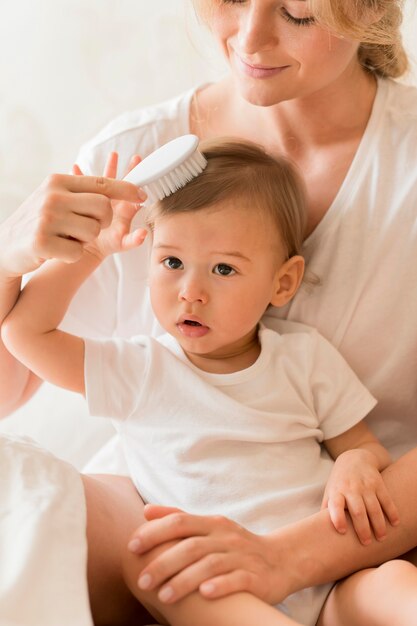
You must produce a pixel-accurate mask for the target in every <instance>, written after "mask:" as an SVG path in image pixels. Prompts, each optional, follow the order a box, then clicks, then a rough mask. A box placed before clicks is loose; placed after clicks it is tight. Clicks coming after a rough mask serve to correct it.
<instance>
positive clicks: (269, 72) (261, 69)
mask: <svg viewBox="0 0 417 626" xmlns="http://www.w3.org/2000/svg"><path fill="white" fill-rule="evenodd" d="M235 56H236V59H237V62H238V64H239V66H240V68H241V69H242V70H243V72H244V73H245V74H246V75H247V76H250V77H251V78H270V77H271V76H276V75H277V74H280V73H281V72H283V71H284V70H286V69H287V68H288V67H290V66H289V65H281V66H280V67H267V66H263V65H251V64H250V63H247V62H246V61H244V60H243V59H242V58H241V57H240V56H239V55H238V54H236V53H235Z"/></svg>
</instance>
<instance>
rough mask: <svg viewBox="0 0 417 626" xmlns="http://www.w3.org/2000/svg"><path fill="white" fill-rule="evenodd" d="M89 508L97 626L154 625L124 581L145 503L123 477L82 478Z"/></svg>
mask: <svg viewBox="0 0 417 626" xmlns="http://www.w3.org/2000/svg"><path fill="white" fill-rule="evenodd" d="M82 480H83V484H84V491H85V496H86V504H87V541H88V564H87V574H88V586H89V594H90V603H91V611H92V614H93V619H94V624H95V625H96V626H107V625H108V624H112V625H114V626H116V625H117V626H131V625H132V626H133V624H134V625H135V626H142V625H144V624H149V623H151V622H153V621H155V620H154V618H152V617H151V616H150V614H149V613H148V611H146V609H145V608H144V607H143V606H142V605H141V604H140V603H139V602H138V600H137V599H136V598H134V597H133V595H132V594H131V592H130V591H129V589H128V587H127V585H126V584H125V582H124V579H123V572H122V555H123V554H124V552H126V550H127V543H128V540H129V537H130V535H131V534H132V532H133V531H134V530H135V529H136V528H137V527H138V526H140V524H142V523H143V522H144V516H143V502H142V500H141V499H140V497H139V496H138V493H137V491H136V489H135V487H134V486H133V484H132V482H131V480H130V479H129V478H127V477H124V476H113V475H83V476H82Z"/></svg>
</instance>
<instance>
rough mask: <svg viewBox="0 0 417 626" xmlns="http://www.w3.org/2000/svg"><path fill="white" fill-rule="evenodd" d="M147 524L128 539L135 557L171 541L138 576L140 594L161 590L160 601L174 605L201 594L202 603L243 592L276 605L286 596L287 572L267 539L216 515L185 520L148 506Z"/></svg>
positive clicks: (179, 513) (170, 510) (175, 513)
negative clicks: (144, 590) (151, 590)
mask: <svg viewBox="0 0 417 626" xmlns="http://www.w3.org/2000/svg"><path fill="white" fill-rule="evenodd" d="M145 516H146V518H147V520H149V521H148V522H146V523H145V524H143V525H142V526H140V528H138V529H137V531H136V532H135V533H134V534H133V536H132V537H131V540H130V542H129V549H130V550H131V551H132V552H135V553H137V554H143V553H145V552H149V551H150V550H152V549H153V548H155V547H157V546H160V545H161V544H166V543H168V542H172V541H174V540H177V541H178V540H180V541H178V542H177V543H175V545H173V546H171V547H169V548H168V549H167V550H166V551H164V552H162V553H159V554H158V556H156V557H155V559H154V560H153V561H151V563H149V564H148V565H147V566H146V567H145V568H144V569H143V570H142V572H141V575H140V577H139V581H138V585H139V587H141V588H142V589H155V588H158V587H161V588H160V589H159V592H158V595H159V597H160V599H161V600H162V601H163V602H169V603H171V602H176V601H177V600H179V599H181V598H183V597H185V596H187V595H188V594H190V593H192V592H194V591H197V590H199V592H200V593H201V595H202V596H204V597H206V598H210V599H212V598H220V597H222V596H226V595H229V594H231V593H235V592H237V591H247V592H249V593H252V594H253V595H255V596H257V597H258V598H260V599H262V600H264V601H266V602H268V603H270V604H275V603H277V602H280V601H281V600H282V599H283V598H285V597H286V596H287V595H288V586H287V584H288V583H287V580H286V572H285V568H283V567H282V563H280V560H279V557H278V556H277V554H276V551H275V550H274V548H273V546H272V542H271V539H270V538H269V537H268V536H267V535H265V536H260V535H255V534H254V533H251V532H249V531H247V530H245V529H244V528H242V527H241V526H239V525H238V524H236V523H235V522H232V521H230V520H228V519H226V518H224V517H220V516H210V517H209V516H198V515H189V514H187V513H184V512H183V511H180V510H178V509H173V508H171V507H162V506H156V505H147V506H146V507H145Z"/></svg>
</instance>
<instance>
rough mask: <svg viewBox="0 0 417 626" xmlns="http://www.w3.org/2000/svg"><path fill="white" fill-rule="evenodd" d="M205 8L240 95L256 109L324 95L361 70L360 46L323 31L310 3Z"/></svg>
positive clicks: (226, 3) (218, 3) (273, 1)
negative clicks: (314, 95) (310, 8)
mask: <svg viewBox="0 0 417 626" xmlns="http://www.w3.org/2000/svg"><path fill="white" fill-rule="evenodd" d="M206 6H207V9H208V10H207V22H208V26H209V27H210V29H211V31H212V33H213V35H214V37H215V38H216V39H217V41H218V42H219V44H220V46H221V48H222V51H223V53H224V55H225V57H226V59H227V61H228V63H229V65H230V68H231V72H232V75H233V77H234V80H235V83H236V85H237V87H238V89H239V92H240V93H241V95H242V96H243V97H244V98H245V99H246V100H248V101H249V102H251V103H253V104H257V105H260V106H270V105H273V104H276V103H278V102H282V101H284V100H292V99H295V98H304V97H306V96H311V95H312V94H317V95H319V94H320V93H323V90H326V89H328V88H330V89H331V88H332V87H333V88H334V87H336V86H337V84H338V83H340V84H343V83H344V81H346V80H347V79H348V78H349V77H352V74H353V76H356V75H357V73H358V71H360V65H359V62H358V59H357V50H358V46H359V44H358V43H357V42H353V41H351V40H349V39H344V38H342V37H337V36H335V35H332V34H330V33H329V32H327V31H326V30H324V29H323V28H322V27H320V26H318V25H317V24H316V23H315V22H314V18H313V16H312V15H311V14H310V13H309V7H308V3H307V1H306V0H240V1H238V0H206ZM324 93H325V92H324Z"/></svg>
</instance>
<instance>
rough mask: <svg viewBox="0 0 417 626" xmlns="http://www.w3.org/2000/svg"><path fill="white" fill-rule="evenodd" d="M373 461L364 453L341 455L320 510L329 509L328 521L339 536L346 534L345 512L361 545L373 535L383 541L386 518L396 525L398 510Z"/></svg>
mask: <svg viewBox="0 0 417 626" xmlns="http://www.w3.org/2000/svg"><path fill="white" fill-rule="evenodd" d="M375 461H376V459H375V456H374V455H373V454H372V453H371V452H369V451H367V450H359V449H357V450H348V451H347V452H343V453H342V454H340V455H339V456H338V457H337V459H336V461H335V464H334V466H333V470H332V472H331V474H330V478H329V480H328V481H327V485H326V489H325V492H324V497H323V502H322V507H321V508H322V509H324V508H328V509H329V514H330V519H331V521H332V523H333V525H334V527H335V528H336V530H337V531H338V532H339V533H341V534H343V533H345V532H346V531H347V520H346V514H345V510H346V509H347V510H348V511H349V514H350V517H351V519H352V523H353V527H354V529H355V531H356V534H357V535H358V537H359V541H360V542H361V543H362V544H363V545H369V544H370V543H371V541H372V532H373V534H374V535H375V538H376V539H378V540H379V541H382V540H383V539H384V538H385V536H386V532H387V528H386V520H385V516H386V517H387V518H388V521H389V522H390V524H391V525H392V526H396V525H397V524H399V516H398V511H397V507H396V506H395V504H394V502H393V501H392V499H391V496H390V494H389V493H388V490H387V488H386V487H385V483H384V481H383V479H382V476H381V473H380V472H379V471H378V469H377V467H376V462H375ZM384 514H385V515H384Z"/></svg>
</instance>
